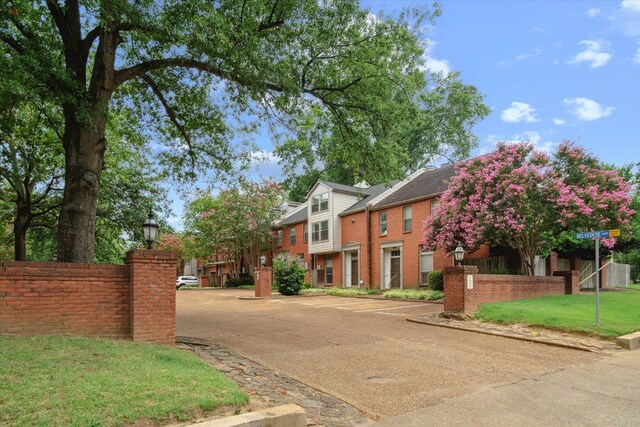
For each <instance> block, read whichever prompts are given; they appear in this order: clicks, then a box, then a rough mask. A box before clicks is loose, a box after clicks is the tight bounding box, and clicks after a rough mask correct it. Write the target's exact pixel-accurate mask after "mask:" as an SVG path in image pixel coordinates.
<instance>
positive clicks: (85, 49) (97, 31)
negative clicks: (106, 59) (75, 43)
mask: <svg viewBox="0 0 640 427" xmlns="http://www.w3.org/2000/svg"><path fill="white" fill-rule="evenodd" d="M101 34H102V27H100V26H97V27H95V28H94V29H93V30H91V31H89V33H87V36H86V37H85V38H84V39H83V40H82V43H81V48H80V49H81V51H82V56H83V58H88V57H89V51H90V50H91V46H93V42H95V41H96V39H97V38H98V37H100V35H101Z"/></svg>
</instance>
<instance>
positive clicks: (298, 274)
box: [273, 254, 307, 295]
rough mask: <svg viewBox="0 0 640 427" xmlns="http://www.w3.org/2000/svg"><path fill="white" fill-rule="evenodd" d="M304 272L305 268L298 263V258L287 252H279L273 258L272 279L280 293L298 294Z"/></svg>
mask: <svg viewBox="0 0 640 427" xmlns="http://www.w3.org/2000/svg"><path fill="white" fill-rule="evenodd" d="M306 273H307V270H305V269H304V267H303V266H301V265H300V264H298V259H297V258H293V257H291V256H289V255H288V254H279V255H278V256H277V257H275V258H274V259H273V279H274V283H275V285H276V286H278V292H280V293H281V294H282V295H298V292H300V289H302V286H303V284H304V276H305V274H306Z"/></svg>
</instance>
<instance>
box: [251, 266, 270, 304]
mask: <svg viewBox="0 0 640 427" xmlns="http://www.w3.org/2000/svg"><path fill="white" fill-rule="evenodd" d="M253 277H254V279H255V283H256V288H255V295H256V297H268V296H271V284H272V283H273V271H272V270H271V267H261V268H256V269H255V270H253Z"/></svg>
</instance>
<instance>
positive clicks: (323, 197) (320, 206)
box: [311, 193, 329, 213]
mask: <svg viewBox="0 0 640 427" xmlns="http://www.w3.org/2000/svg"><path fill="white" fill-rule="evenodd" d="M326 210H329V193H323V194H318V195H317V196H313V197H312V198H311V213H317V212H324V211H326Z"/></svg>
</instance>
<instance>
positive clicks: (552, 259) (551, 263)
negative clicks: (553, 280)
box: [545, 252, 558, 276]
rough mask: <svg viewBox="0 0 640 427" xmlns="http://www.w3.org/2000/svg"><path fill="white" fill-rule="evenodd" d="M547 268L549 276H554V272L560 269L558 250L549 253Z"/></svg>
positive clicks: (546, 262)
mask: <svg viewBox="0 0 640 427" xmlns="http://www.w3.org/2000/svg"><path fill="white" fill-rule="evenodd" d="M545 270H546V273H547V274H546V275H547V276H553V273H555V272H556V271H558V254H557V253H556V252H551V253H550V254H549V258H547V259H546V261H545Z"/></svg>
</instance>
